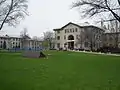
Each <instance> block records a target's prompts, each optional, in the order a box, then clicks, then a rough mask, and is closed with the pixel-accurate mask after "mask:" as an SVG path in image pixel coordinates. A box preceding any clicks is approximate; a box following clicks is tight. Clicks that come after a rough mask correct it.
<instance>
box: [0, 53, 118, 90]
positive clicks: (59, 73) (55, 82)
mask: <svg viewBox="0 0 120 90" xmlns="http://www.w3.org/2000/svg"><path fill="white" fill-rule="evenodd" d="M45 53H46V54H52V55H51V56H49V57H48V59H29V58H23V57H22V56H21V54H20V53H7V52H4V53H2V52H1V53H0V90H120V57H115V56H105V55H93V54H84V53H77V52H59V51H58V52H57V51H49V52H45Z"/></svg>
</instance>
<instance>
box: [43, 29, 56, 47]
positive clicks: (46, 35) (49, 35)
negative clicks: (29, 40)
mask: <svg viewBox="0 0 120 90" xmlns="http://www.w3.org/2000/svg"><path fill="white" fill-rule="evenodd" d="M43 34H44V41H47V42H48V44H49V48H51V47H52V41H53V38H54V33H53V32H52V31H46V32H44V33H43Z"/></svg>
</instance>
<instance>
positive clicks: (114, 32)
mask: <svg viewBox="0 0 120 90" xmlns="http://www.w3.org/2000/svg"><path fill="white" fill-rule="evenodd" d="M105 34H120V32H109V33H105Z"/></svg>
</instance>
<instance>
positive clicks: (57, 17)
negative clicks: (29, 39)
mask: <svg viewBox="0 0 120 90" xmlns="http://www.w3.org/2000/svg"><path fill="white" fill-rule="evenodd" d="M73 1H75V0H29V4H28V5H29V8H28V11H29V13H30V16H27V17H26V19H25V20H24V21H22V22H21V24H20V25H18V26H17V28H11V27H5V28H3V30H2V31H1V32H2V33H3V34H8V35H19V34H20V31H22V30H23V28H24V27H26V28H28V33H29V35H30V36H38V37H40V36H41V35H42V33H43V32H45V31H48V30H50V31H52V30H53V29H55V28H60V27H62V26H63V25H65V24H67V23H69V22H74V23H82V22H86V21H88V20H87V19H86V20H85V19H81V17H80V13H78V11H77V9H70V8H71V4H72V2H73Z"/></svg>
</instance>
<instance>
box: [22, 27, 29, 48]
mask: <svg viewBox="0 0 120 90" xmlns="http://www.w3.org/2000/svg"><path fill="white" fill-rule="evenodd" d="M20 37H21V46H22V48H25V43H26V39H30V37H29V34H28V31H27V28H24V29H23V31H21V32H20Z"/></svg>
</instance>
